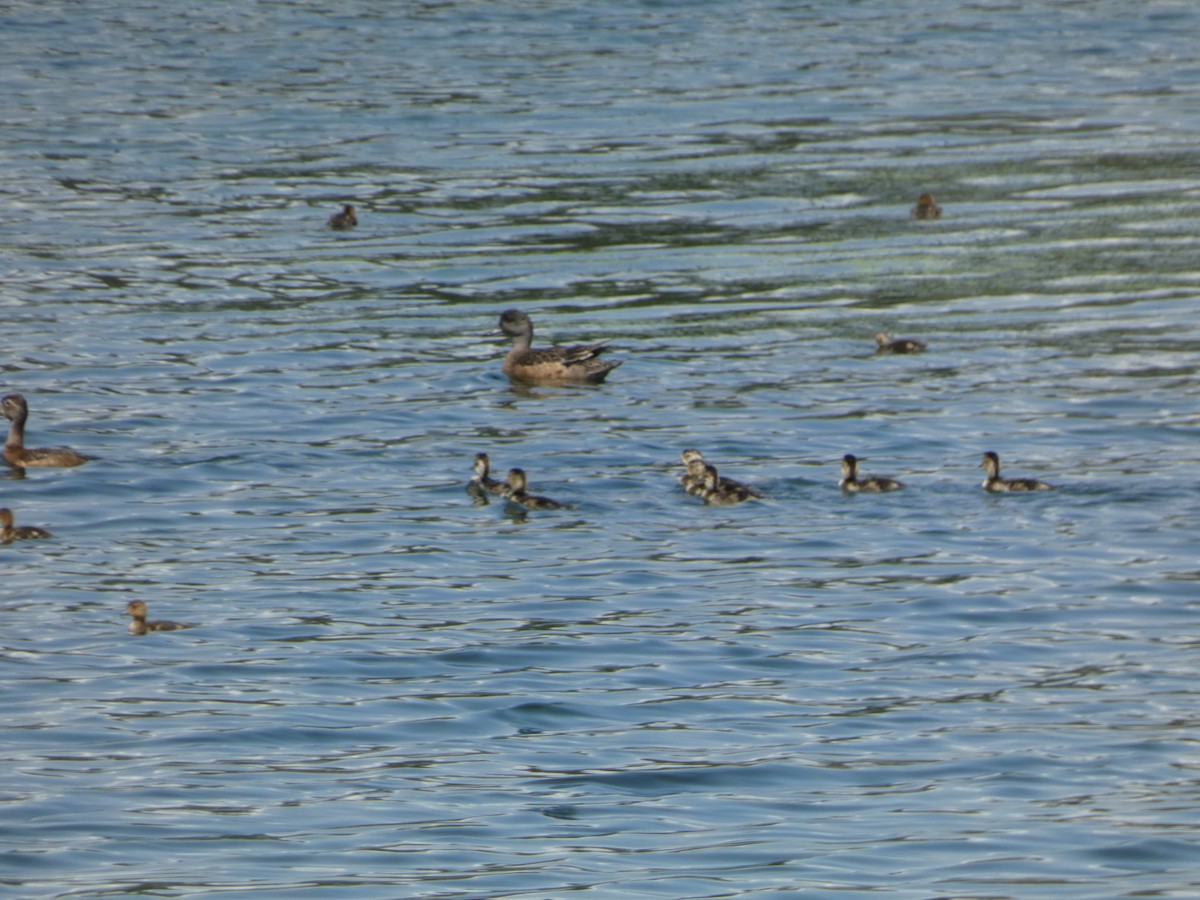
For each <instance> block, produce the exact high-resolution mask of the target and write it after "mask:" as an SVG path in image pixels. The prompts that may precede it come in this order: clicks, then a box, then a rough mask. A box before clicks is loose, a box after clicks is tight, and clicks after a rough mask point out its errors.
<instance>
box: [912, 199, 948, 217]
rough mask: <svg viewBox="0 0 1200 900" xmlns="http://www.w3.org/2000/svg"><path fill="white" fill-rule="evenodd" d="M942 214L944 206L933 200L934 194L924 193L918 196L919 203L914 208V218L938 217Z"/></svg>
mask: <svg viewBox="0 0 1200 900" xmlns="http://www.w3.org/2000/svg"><path fill="white" fill-rule="evenodd" d="M941 214H942V208H941V207H940V206H938V205H937V204H936V203H934V202H933V194H922V195H921V196H920V197H918V198H917V205H916V206H914V207H913V208H912V217H913V218H914V219H936V218H938V216H940V215H941Z"/></svg>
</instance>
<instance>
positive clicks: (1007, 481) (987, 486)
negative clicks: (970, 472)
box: [980, 450, 1054, 494]
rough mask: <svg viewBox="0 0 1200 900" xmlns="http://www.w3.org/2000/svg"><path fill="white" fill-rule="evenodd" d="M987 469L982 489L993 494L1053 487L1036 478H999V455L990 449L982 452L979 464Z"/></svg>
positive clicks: (1048, 489) (1051, 488) (1041, 489)
mask: <svg viewBox="0 0 1200 900" xmlns="http://www.w3.org/2000/svg"><path fill="white" fill-rule="evenodd" d="M980 465H982V466H983V468H984V469H986V470H987V475H986V477H985V478H984V479H983V489H984V490H985V491H988V492H990V493H993V494H1009V493H1018V492H1025V491H1052V490H1054V487H1053V486H1052V485H1049V484H1046V482H1044V481H1038V480H1037V479H1036V478H1001V477H1000V457H999V456H997V455H996V454H995V453H993V452H992V451H991V450H989V451H987V452H986V453H984V454H983V462H982V463H981V464H980Z"/></svg>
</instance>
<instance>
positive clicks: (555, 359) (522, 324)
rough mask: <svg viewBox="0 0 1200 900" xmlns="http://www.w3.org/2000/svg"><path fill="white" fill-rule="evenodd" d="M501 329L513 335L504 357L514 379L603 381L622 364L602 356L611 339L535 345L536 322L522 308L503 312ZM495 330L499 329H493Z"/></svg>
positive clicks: (510, 375) (506, 372) (534, 381)
mask: <svg viewBox="0 0 1200 900" xmlns="http://www.w3.org/2000/svg"><path fill="white" fill-rule="evenodd" d="M500 331H501V332H503V333H504V334H506V335H508V336H509V337H511V338H512V339H513V344H512V349H511V350H509V351H508V355H506V356H505V357H504V366H503V371H504V374H505V375H507V376H508V377H509V378H510V379H511V380H513V381H526V382H532V383H535V384H568V383H575V384H599V383H600V382H602V381H603V380H604V379H605V378H607V377H608V373H609V372H611V371H612V370H613V369H615V368H616V367H617V366H619V365H620V364H621V362H620V361H619V360H618V361H617V362H606V361H605V360H602V359H599V356H600V354H601V353H603V352H604V351H605V350H606V349H608V347H607V345H608V341H600V342H599V343H596V344H578V345H576V346H572V347H543V348H541V349H539V350H534V349H533V322H532V321H530V318H529V316H527V315H526V314H525V313H523V312H522V311H521V310H519V309H507V310H505V311H504V312H503V313H501V314H500ZM493 333H495V332H493Z"/></svg>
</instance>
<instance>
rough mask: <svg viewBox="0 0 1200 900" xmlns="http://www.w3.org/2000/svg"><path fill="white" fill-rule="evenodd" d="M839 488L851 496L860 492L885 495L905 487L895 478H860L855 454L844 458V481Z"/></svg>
mask: <svg viewBox="0 0 1200 900" xmlns="http://www.w3.org/2000/svg"><path fill="white" fill-rule="evenodd" d="M838 487H840V488H841V489H842V490H843V491H846V492H847V493H850V494H857V493H859V492H865V493H869V494H885V493H887V492H888V491H898V490H900V488H902V487H904V485H903V484H902V483H901V482H899V481H897V480H896V479H894V478H886V477H884V476H883V475H868V476H866V477H865V478H859V477H858V457H856V456H855V455H854V454H853V453H847V454H846V455H845V456H843V457H842V480H841V481H839V482H838Z"/></svg>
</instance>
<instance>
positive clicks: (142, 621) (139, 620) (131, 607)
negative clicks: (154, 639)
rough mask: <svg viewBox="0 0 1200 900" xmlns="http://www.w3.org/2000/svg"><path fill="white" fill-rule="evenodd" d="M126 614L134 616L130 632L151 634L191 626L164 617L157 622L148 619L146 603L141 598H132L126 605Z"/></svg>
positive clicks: (130, 624)
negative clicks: (168, 620)
mask: <svg viewBox="0 0 1200 900" xmlns="http://www.w3.org/2000/svg"><path fill="white" fill-rule="evenodd" d="M125 615H127V616H133V621H131V622H130V623H129V633H130V634H149V633H150V632H151V631H178V630H179V629H181V628H191V627H192V626H191V625H185V624H184V623H182V622H167V621H164V620H162V619H160V620H158V621H156V622H147V621H146V604H145V603H144V602H142V601H141V600H130V601H129V604H128V605H127V606H126V607H125Z"/></svg>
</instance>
